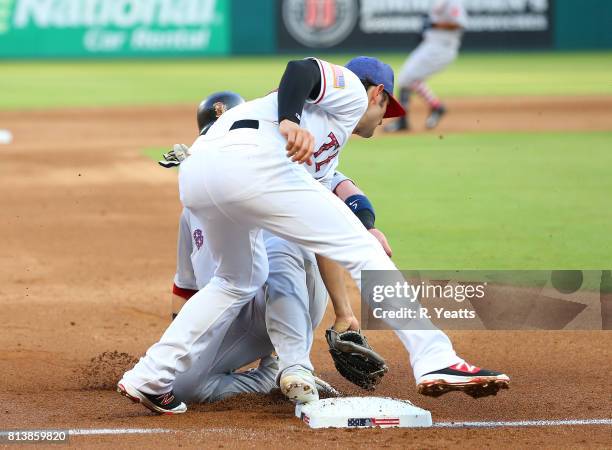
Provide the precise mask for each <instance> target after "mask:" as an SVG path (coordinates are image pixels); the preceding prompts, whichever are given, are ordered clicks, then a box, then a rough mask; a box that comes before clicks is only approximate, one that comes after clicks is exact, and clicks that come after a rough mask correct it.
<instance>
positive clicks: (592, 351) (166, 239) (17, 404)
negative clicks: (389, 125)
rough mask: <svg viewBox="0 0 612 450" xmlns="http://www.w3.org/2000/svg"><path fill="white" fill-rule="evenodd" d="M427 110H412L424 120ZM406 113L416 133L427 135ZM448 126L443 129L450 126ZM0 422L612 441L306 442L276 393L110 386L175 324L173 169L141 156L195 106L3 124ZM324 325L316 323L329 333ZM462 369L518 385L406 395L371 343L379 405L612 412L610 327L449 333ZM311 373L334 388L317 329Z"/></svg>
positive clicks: (279, 442) (441, 410) (490, 112)
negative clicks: (229, 395)
mask: <svg viewBox="0 0 612 450" xmlns="http://www.w3.org/2000/svg"><path fill="white" fill-rule="evenodd" d="M449 106H450V108H451V111H452V115H449V120H447V121H445V122H444V124H443V126H442V127H441V128H440V130H437V131H436V133H438V132H442V133H443V132H447V131H457V130H461V131H514V130H516V131H531V130H542V131H544V130H564V131H567V130H575V131H578V130H582V131H590V130H610V128H611V124H612V98H610V97H603V98H593V97H583V98H575V97H573V98H565V99H563V98H560V99H544V98H535V99H534V98H524V99H520V98H512V99H487V100H455V101H451V102H449ZM419 114H420V116H419ZM423 114H424V112H423V111H422V109H421V110H419V111H418V112H417V113H416V117H415V122H418V123H419V124H420V123H422V121H421V120H420V118H419V117H422V116H423ZM451 118H452V119H451ZM0 127H1V128H8V129H10V130H11V131H12V132H13V134H14V136H15V140H14V143H13V144H11V145H9V146H2V147H0V151H1V152H2V155H1V163H0V188H1V192H2V206H3V207H2V220H1V221H0V236H2V238H1V239H2V252H1V253H0V273H2V275H3V276H2V282H1V283H0V307H1V310H2V317H3V332H2V333H0V346H1V348H2V371H1V373H2V375H3V378H4V386H3V395H2V407H1V410H0V418H1V420H0V428H2V429H13V428H120V427H142V428H167V429H172V430H176V431H177V432H178V433H170V434H157V435H138V436H134V435H132V436H90V437H74V438H72V443H73V444H78V445H79V446H112V447H133V446H142V447H144V446H148V447H150V446H153V445H156V446H160V445H169V446H179V445H180V446H200V447H201V446H203V445H206V446H212V447H221V446H230V447H235V446H238V445H240V446H246V447H262V446H266V447H275V448H276V447H288V446H291V447H298V448H306V447H310V448H313V447H315V448H316V447H319V446H322V445H325V446H326V447H351V448H353V447H374V446H375V447H404V448H411V447H414V448H429V447H431V448H433V447H436V448H439V447H451V446H460V447H467V446H470V447H499V446H510V447H526V446H540V447H546V448H553V447H554V448H559V447H577V446H589V447H602V448H603V447H610V446H611V445H612V440H611V438H610V436H611V433H610V431H611V430H610V426H588V427H548V428H546V427H545V428H520V429H519V428H514V429H510V428H500V429H488V430H483V429H451V430H444V429H426V430H384V431H383V430H351V431H339V430H326V431H311V430H310V429H308V428H307V427H306V426H305V425H304V424H302V423H300V422H299V421H297V419H295V418H294V417H293V406H292V405H290V404H289V403H287V402H285V401H284V400H283V399H282V398H280V397H278V396H274V395H271V396H265V397H255V396H245V397H239V398H236V399H233V400H229V401H226V402H223V403H219V404H214V405H195V406H193V407H192V408H191V410H190V412H189V413H188V414H186V415H183V416H174V417H158V416H154V415H153V414H150V413H148V412H147V411H146V410H145V409H144V408H142V407H140V406H138V405H132V404H131V403H129V402H127V401H126V400H125V399H124V398H122V397H120V396H119V395H117V394H116V393H115V392H114V391H113V390H112V388H113V386H114V383H115V382H116V381H117V378H118V376H119V375H120V374H121V373H122V371H123V370H125V369H126V368H127V367H128V366H129V365H130V364H131V363H132V361H133V358H134V357H135V356H140V355H141V354H142V353H143V352H144V351H145V350H146V348H147V347H148V346H149V345H150V344H151V343H153V342H154V341H155V340H156V339H158V338H159V336H160V335H161V333H162V332H163V330H164V329H165V327H166V325H167V324H168V321H169V316H170V311H169V309H170V307H169V290H170V287H171V283H172V276H173V273H174V263H175V244H176V237H175V236H176V228H177V218H178V215H179V213H180V204H179V201H178V196H177V190H176V172H174V171H166V170H162V169H161V168H159V167H158V166H157V165H156V164H155V163H153V162H152V161H150V160H149V159H147V158H145V157H144V156H143V155H142V153H141V150H142V149H143V148H145V147H163V146H168V145H169V144H172V143H174V142H181V141H182V142H187V143H189V142H191V140H192V138H193V134H194V112H193V108H192V107H191V106H177V107H148V108H147V107H139V108H117V109H80V110H76V109H69V110H56V111H23V112H20V111H15V112H0ZM330 320H331V317H330V315H329V312H328V315H327V316H326V318H325V319H324V322H323V325H327V324H329V323H330ZM449 334H450V335H451V337H452V339H453V342H454V344H455V346H456V349H457V351H458V353H459V354H461V355H462V356H463V357H465V358H466V359H467V360H468V361H470V362H472V363H475V364H478V365H482V366H484V367H488V368H492V369H500V370H504V371H505V372H507V373H508V374H509V375H510V376H511V378H512V383H511V389H510V390H509V391H503V392H501V393H500V394H499V395H498V396H497V397H490V398H485V399H480V400H473V399H471V398H469V397H467V396H465V395H463V394H460V393H451V394H448V395H446V396H444V397H441V398H439V399H429V398H424V397H421V396H419V395H418V394H416V392H415V385H414V379H413V378H412V375H411V374H410V370H409V365H408V359H407V356H406V354H405V353H404V351H403V350H402V347H401V345H400V344H399V341H398V340H397V339H396V338H395V336H394V335H392V334H390V333H388V332H369V333H368V337H369V339H370V341H371V343H372V345H373V346H374V347H375V348H377V349H380V351H381V353H382V354H383V355H384V356H385V357H386V358H387V359H388V361H389V365H390V369H391V370H390V373H389V374H388V376H387V377H386V378H385V380H384V382H383V383H382V385H381V387H380V389H379V390H378V391H377V395H380V396H393V397H399V398H406V399H409V400H411V401H413V402H414V403H415V404H417V405H419V406H421V407H423V408H427V409H429V410H431V412H432V415H433V417H434V420H435V421H467V420H475V421H476V420H478V421H490V420H523V419H524V420H537V419H566V418H572V419H582V418H584V419H587V418H610V417H611V415H612V391H611V389H610V383H609V374H610V373H611V372H612V355H611V351H610V349H611V348H612V333H611V332H595V331H593V332H567V331H565V332H488V331H480V332H450V333H449ZM313 361H314V363H315V366H316V367H317V370H318V372H319V374H320V375H321V376H322V377H323V378H325V379H326V380H328V381H329V382H331V383H333V384H335V385H336V386H337V387H338V388H339V389H341V390H343V391H345V392H347V393H349V394H354V395H361V394H362V392H359V391H358V390H357V388H352V387H351V385H350V384H348V382H345V381H344V380H343V379H342V378H341V377H340V376H339V375H338V374H337V373H336V371H335V370H334V368H333V366H332V363H331V360H330V358H329V355H328V354H327V352H326V350H325V344H324V337H323V333H322V332H321V330H319V331H318V332H317V333H316V342H315V345H314V350H313Z"/></svg>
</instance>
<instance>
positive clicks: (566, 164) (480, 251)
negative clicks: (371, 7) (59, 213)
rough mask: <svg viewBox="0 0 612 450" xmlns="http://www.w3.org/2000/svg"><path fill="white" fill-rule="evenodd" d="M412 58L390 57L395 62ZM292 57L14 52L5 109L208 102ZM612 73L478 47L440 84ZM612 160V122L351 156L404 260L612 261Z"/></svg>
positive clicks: (587, 57)
mask: <svg viewBox="0 0 612 450" xmlns="http://www.w3.org/2000/svg"><path fill="white" fill-rule="evenodd" d="M347 58H348V57H347V56H346V55H344V56H343V55H336V56H331V57H329V59H331V60H333V61H335V62H339V63H341V62H344V61H345V60H346V59H347ZM403 58H404V56H403V55H397V54H396V55H386V57H385V59H386V60H388V61H389V62H390V63H391V64H392V65H393V66H394V67H395V68H399V67H400V65H401V63H402V61H403ZM287 59H289V57H275V58H241V59H210V60H202V61H195V60H192V61H181V60H174V61H173V60H167V61H137V62H134V61H115V62H108V61H107V62H61V63H52V62H14V63H13V62H11V63H8V62H5V63H2V64H1V65H0V86H2V95H1V96H0V110H11V109H31V108H47V107H64V106H106V105H132V104H176V103H188V104H193V105H195V104H196V103H197V102H198V101H199V100H200V99H201V98H202V97H204V96H205V95H207V94H208V93H210V92H212V91H215V90H221V89H233V90H236V91H238V92H240V93H242V94H243V95H244V96H245V97H247V98H252V97H255V96H258V95H261V94H262V93H266V92H267V91H269V90H270V89H272V88H274V87H275V85H276V84H277V82H278V79H279V78H280V76H281V73H282V70H283V67H284V64H285V63H286V61H287ZM611 73H612V53H609V52H608V53H554V54H552V53H527V54H466V55H462V56H461V57H460V59H459V60H458V62H457V63H456V64H455V65H453V66H452V67H451V68H450V69H449V70H448V71H446V72H445V73H443V74H441V75H440V76H438V77H436V78H435V79H434V81H433V86H434V87H435V88H436V90H437V91H438V92H439V93H440V94H442V95H444V96H487V95H492V96H493V95H583V94H589V95H612V77H610V74H611ZM170 143H171V142H169V144H170ZM147 153H148V154H149V155H150V156H152V157H156V156H158V155H159V154H160V153H161V149H149V150H147ZM611 167H612V124H611V127H610V132H606V133H601V132H600V133H587V132H585V133H523V134H519V133H512V134H504V133H487V134H475V133H466V134H451V135H445V136H444V139H439V138H438V136H436V135H414V136H402V137H388V136H385V137H381V138H377V139H375V140H372V141H366V140H357V139H356V140H353V141H352V142H351V143H350V144H349V146H348V147H347V148H346V150H345V151H344V153H343V157H342V161H341V166H340V169H341V170H343V171H344V172H346V174H347V175H349V176H351V177H353V178H354V179H355V180H356V181H357V182H358V183H359V185H360V186H361V187H362V188H363V189H364V190H365V191H366V192H367V193H368V194H369V196H370V197H371V198H372V200H373V201H374V203H375V206H376V209H377V214H378V225H379V227H380V228H381V229H382V230H383V231H385V233H386V234H387V235H388V237H389V239H390V242H391V244H392V246H393V248H394V251H395V256H394V259H395V261H396V262H397V264H398V265H399V267H402V268H406V269H410V268H419V269H424V268H430V269H455V268H457V269H465V268H475V269H492V268H499V269H551V268H565V269H589V268H592V269H598V268H611V267H612V208H611V207H610V204H611V203H612V202H611V193H612V175H611V169H610V168H611ZM160 170H161V169H160Z"/></svg>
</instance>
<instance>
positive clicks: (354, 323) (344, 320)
mask: <svg viewBox="0 0 612 450" xmlns="http://www.w3.org/2000/svg"><path fill="white" fill-rule="evenodd" d="M332 328H333V329H334V330H336V331H337V332H338V333H342V332H343V331H347V330H355V331H359V321H358V320H357V318H356V317H355V316H354V315H353V314H350V315H347V316H336V321H335V322H334V326H333V327H332Z"/></svg>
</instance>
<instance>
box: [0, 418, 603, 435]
mask: <svg viewBox="0 0 612 450" xmlns="http://www.w3.org/2000/svg"><path fill="white" fill-rule="evenodd" d="M588 425H612V419H565V420H516V421H473V422H434V424H433V428H502V427H555V426H556V427H559V426H588ZM66 431H68V434H69V436H104V435H121V434H161V433H180V432H193V431H196V432H197V431H203V432H206V431H207V430H206V429H205V428H203V429H201V430H170V429H164V428H74V429H69V430H66ZM217 431H218V430H217ZM9 433H10V431H0V436H7V435H8V434H9Z"/></svg>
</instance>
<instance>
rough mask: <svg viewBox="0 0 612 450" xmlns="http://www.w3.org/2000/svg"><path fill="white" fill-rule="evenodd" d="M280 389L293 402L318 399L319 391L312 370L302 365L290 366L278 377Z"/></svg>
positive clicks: (306, 401)
mask: <svg viewBox="0 0 612 450" xmlns="http://www.w3.org/2000/svg"><path fill="white" fill-rule="evenodd" d="M279 384H280V389H281V391H282V393H283V394H285V397H287V398H288V399H289V400H291V401H292V402H293V403H308V402H314V401H316V400H319V391H318V390H317V384H316V381H315V377H314V376H313V375H312V372H311V371H309V370H307V369H304V368H302V367H299V368H294V367H291V368H289V369H286V370H284V371H283V373H282V375H281V377H280V383H279Z"/></svg>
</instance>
